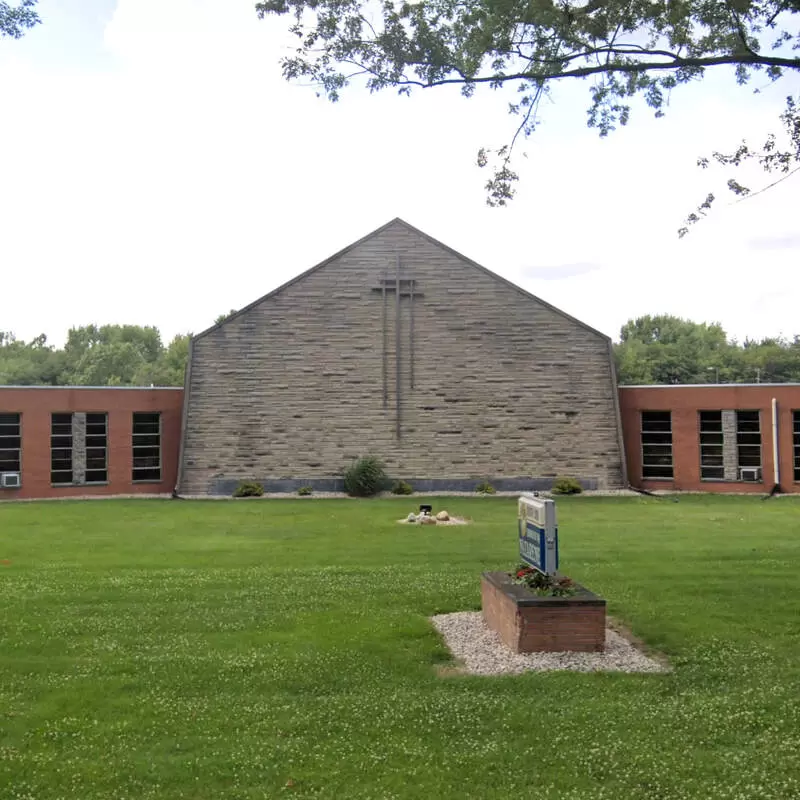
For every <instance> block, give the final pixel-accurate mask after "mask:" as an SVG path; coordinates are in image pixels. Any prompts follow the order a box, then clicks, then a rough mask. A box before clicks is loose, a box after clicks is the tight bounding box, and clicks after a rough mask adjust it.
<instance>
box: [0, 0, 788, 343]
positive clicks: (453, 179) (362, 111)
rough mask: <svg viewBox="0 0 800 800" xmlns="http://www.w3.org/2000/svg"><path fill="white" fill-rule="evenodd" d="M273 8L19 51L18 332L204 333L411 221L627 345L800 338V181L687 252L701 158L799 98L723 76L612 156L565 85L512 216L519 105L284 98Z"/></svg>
mask: <svg viewBox="0 0 800 800" xmlns="http://www.w3.org/2000/svg"><path fill="white" fill-rule="evenodd" d="M253 5H254V0H41V2H40V15H41V16H42V18H43V24H42V25H41V26H39V27H37V28H36V29H34V30H33V31H31V32H30V33H28V35H27V36H26V37H25V38H24V39H22V40H20V41H18V42H15V41H11V40H9V39H2V40H0V86H2V87H3V89H2V91H3V93H2V103H1V104H0V159H1V160H2V169H1V170H0V330H11V331H14V332H15V333H16V334H17V336H18V337H22V338H26V339H27V338H30V337H32V336H35V335H37V334H39V333H41V332H44V333H46V334H47V335H48V338H49V339H50V340H51V341H53V342H55V343H61V342H62V341H63V339H64V337H65V335H66V331H67V330H68V328H69V327H70V326H72V325H82V324H88V323H91V322H95V323H98V324H101V323H116V322H118V323H123V322H129V323H136V324H152V325H157V326H158V327H160V328H161V330H162V333H163V334H164V337H165V339H168V338H170V337H171V336H172V335H174V334H175V333H179V332H185V331H194V332H198V331H200V330H202V329H204V328H205V327H207V326H208V325H209V324H210V323H211V322H212V321H213V319H214V317H216V316H217V315H218V314H220V313H222V312H225V311H227V310H229V309H231V308H238V307H241V306H242V305H244V304H246V303H248V302H250V301H252V300H253V299H255V298H256V297H258V296H260V295H262V294H264V293H266V292H267V291H269V290H271V289H273V288H275V287H276V286H278V285H280V284H281V283H283V282H284V281H286V280H288V279H289V278H290V277H292V276H293V275H295V274H297V273H298V272H300V271H302V270H304V269H307V268H308V267H310V266H312V265H314V264H315V263H317V262H319V261H321V260H322V259H324V258H326V257H327V256H329V255H331V254H332V253H334V252H336V251H337V250H339V249H341V248H342V247H344V246H346V245H347V244H349V243H350V242H352V241H354V240H355V239H358V238H360V237H361V236H363V235H364V234H366V233H368V232H369V231H371V230H373V229H374V228H376V227H378V226H380V225H382V224H383V223H385V222H387V221H388V220H390V219H392V218H393V217H396V216H400V217H402V218H404V219H406V220H407V221H408V222H410V223H412V224H413V225H416V226H417V227H419V228H422V229H423V230H424V231H426V232H428V233H429V234H431V235H432V236H435V237H437V238H438V239H440V240H442V241H443V242H445V243H446V244H448V245H450V246H451V247H454V248H455V249H456V250H459V251H461V252H462V253H464V254H465V255H467V256H469V257H471V258H473V259H475V260H476V261H478V262H480V263H482V264H483V265H485V266H486V267H489V268H490V269H492V270H494V271H496V272H498V273H500V274H501V275H503V276H505V277H506V278H508V279H510V280H512V281H515V282H517V283H519V284H520V285H522V286H524V287H525V288H526V289H528V290H529V291H532V292H534V293H535V294H537V295H539V296H540V297H542V298H544V299H545V300H547V301H549V302H551V303H553V304H555V305H557V306H559V307H561V308H563V309H564V310H565V311H567V312H569V313H570V314H573V315H574V316H577V317H579V318H581V319H583V320H584V321H586V322H588V323H589V324H591V325H594V326H595V327H597V328H599V329H600V330H602V331H604V332H606V333H607V334H609V335H611V336H614V337H616V336H617V334H618V331H619V328H620V326H621V325H622V324H623V323H624V322H625V321H626V320H627V319H629V318H631V317H634V316H637V315H641V314H647V313H659V312H668V313H672V314H678V315H681V316H685V317H689V318H692V319H696V320H707V321H718V322H721V323H722V324H723V325H724V327H725V328H726V330H728V332H729V333H730V334H731V335H733V336H736V337H739V338H740V339H741V338H744V337H745V336H748V335H749V336H751V337H760V336H767V335H779V334H783V335H787V336H791V335H794V334H795V333H800V318H798V314H797V305H798V298H799V297H800V294H799V293H798V289H800V277H799V275H800V271H799V270H798V262H799V261H800V215H798V213H797V209H798V207H800V174H798V175H797V177H796V178H793V179H789V180H788V181H786V182H784V183H783V184H781V185H780V186H777V187H776V188H774V189H772V190H770V191H768V192H766V193H765V194H763V195H761V196H759V197H756V198H753V199H750V200H747V201H746V202H742V203H738V204H736V203H733V202H732V199H733V198H732V196H731V197H730V198H729V197H727V196H725V197H723V198H722V199H721V200H720V202H719V204H718V207H717V208H716V210H715V212H714V214H713V217H712V218H711V219H709V220H706V221H704V222H703V223H702V224H701V225H698V226H697V227H696V228H695V229H694V230H693V231H692V233H691V234H690V235H689V236H688V237H686V238H685V239H683V240H678V238H677V236H676V230H677V228H678V227H679V225H680V223H681V220H682V219H683V217H684V216H685V215H686V213H687V212H688V211H690V210H691V208H692V207H693V205H695V204H696V203H697V202H699V201H700V200H701V199H702V198H703V197H704V196H705V194H706V193H707V192H708V191H709V190H712V189H718V188H719V187H720V186H721V185H722V184H723V183H724V180H725V179H726V178H727V177H728V174H727V173H718V174H717V173H715V174H709V172H703V171H701V170H699V169H698V168H697V167H696V166H695V162H696V158H697V156H698V155H703V154H708V153H709V152H710V151H711V150H712V149H715V148H720V149H726V148H731V149H733V148H735V146H736V145H737V144H738V142H739V141H740V140H741V138H742V137H743V136H749V137H751V138H752V139H753V140H754V141H761V140H762V139H763V137H764V135H765V133H766V132H768V131H770V130H775V129H776V127H777V119H776V118H777V114H778V113H779V112H780V110H781V108H782V105H783V98H784V97H785V96H786V95H787V94H789V93H790V92H797V91H798V90H800V85H798V84H800V81H798V80H797V79H796V77H795V78H792V80H793V81H794V82H793V83H789V81H788V80H786V81H784V82H783V83H782V84H780V85H779V86H777V87H768V86H764V87H763V89H764V90H763V91H761V92H760V93H759V94H753V93H752V91H751V90H742V89H740V88H737V87H736V86H735V83H734V81H733V79H732V77H731V76H730V75H724V74H719V75H716V76H714V77H713V78H712V79H709V80H706V81H705V82H703V83H700V84H697V85H695V86H692V87H689V88H688V89H684V90H683V91H679V92H676V94H675V95H674V97H673V98H672V102H671V107H670V109H669V111H668V114H667V117H666V118H665V119H661V120H655V119H653V117H652V112H650V111H649V110H648V109H646V108H643V107H642V108H638V109H637V110H636V112H635V113H634V117H633V121H632V123H631V124H630V126H629V127H628V128H627V129H625V130H622V131H619V132H617V133H615V134H614V135H613V136H611V137H609V138H608V139H605V140H601V139H599V138H598V136H597V134H596V132H594V131H591V130H589V129H587V128H586V126H585V109H586V105H587V95H586V88H587V87H586V85H585V84H578V85H575V86H571V87H568V86H564V87H561V88H559V90H558V91H557V93H556V95H555V97H554V99H553V102H551V103H548V104H547V105H546V107H545V108H544V124H543V126H542V127H541V128H540V129H539V131H538V132H537V133H536V134H535V135H534V137H533V138H531V139H529V140H528V141H527V142H525V143H524V145H523V147H522V150H524V152H525V153H526V154H527V157H526V158H524V159H520V161H519V168H520V170H519V171H520V172H521V175H522V178H523V180H522V183H521V186H520V189H519V193H518V196H517V198H516V199H515V200H514V201H513V203H512V204H511V206H510V207H508V208H505V209H491V208H488V207H487V206H486V205H485V202H484V201H485V195H484V191H483V183H484V181H485V179H486V175H485V174H484V173H483V172H482V171H481V170H479V169H478V168H477V167H476V166H474V164H475V154H476V151H477V149H478V148H479V147H480V146H482V145H487V146H493V145H494V146H497V145H500V144H503V143H504V142H505V141H506V140H507V138H508V136H509V132H510V130H511V129H512V126H513V122H514V120H513V119H512V118H510V117H508V115H507V114H506V113H505V108H506V106H507V103H508V100H509V97H508V96H503V95H501V94H499V93H497V92H492V91H491V90H489V89H487V90H486V91H484V92H478V93H477V94H476V96H475V97H474V98H472V99H470V100H465V99H462V98H461V97H460V95H459V94H458V93H457V91H452V92H451V91H449V90H447V91H446V90H442V89H436V90H429V91H428V92H422V91H420V92H418V93H417V94H416V95H414V96H412V97H411V98H406V97H398V96H397V95H395V94H393V93H384V94H381V95H372V96H370V95H368V94H366V93H363V92H361V91H360V90H358V89H356V88H354V89H352V90H351V91H347V92H345V93H344V95H343V99H342V101H341V102H340V103H338V104H331V103H329V102H328V101H326V100H324V99H320V98H318V97H317V96H316V93H315V91H314V89H313V88H312V87H304V86H299V85H290V84H287V83H286V82H285V81H284V80H283V78H282V77H281V74H280V68H279V66H278V60H279V58H280V56H281V55H282V53H283V52H284V50H285V48H286V45H287V37H286V33H285V28H286V27H287V23H286V21H285V20H280V19H271V20H266V21H259V20H258V19H257V18H256V15H255V12H254V10H253ZM756 85H757V86H761V84H759V83H757V84H756ZM755 177H756V179H758V180H761V181H762V182H763V179H761V178H760V176H755ZM720 194H722V193H721V192H720Z"/></svg>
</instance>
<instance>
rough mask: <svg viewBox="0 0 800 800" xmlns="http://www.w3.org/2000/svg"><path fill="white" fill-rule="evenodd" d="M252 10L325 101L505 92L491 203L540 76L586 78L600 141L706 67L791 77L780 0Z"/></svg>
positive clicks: (287, 62) (789, 7) (790, 12)
mask: <svg viewBox="0 0 800 800" xmlns="http://www.w3.org/2000/svg"><path fill="white" fill-rule="evenodd" d="M256 8H257V11H258V14H259V16H260V17H262V18H263V17H266V16H268V15H277V16H284V15H291V16H292V17H293V20H294V22H293V25H292V27H291V30H292V31H293V32H294V33H295V34H296V35H297V37H298V39H299V40H300V46H299V47H298V49H297V51H296V53H295V54H294V55H292V56H289V57H287V58H286V59H284V61H283V65H282V66H283V73H284V75H285V76H286V77H287V78H288V79H290V80H295V79H303V80H309V79H310V80H312V81H314V82H316V83H317V84H318V86H319V87H320V89H321V91H322V92H324V93H325V94H326V95H327V96H328V97H329V98H330V99H331V100H338V99H339V96H340V93H341V91H342V90H343V89H344V88H345V87H346V86H348V85H349V84H350V83H351V81H356V82H358V83H361V84H362V85H364V86H365V87H366V88H368V89H369V90H370V91H378V90H381V89H385V88H387V87H393V88H396V89H398V90H399V91H401V92H409V91H411V90H412V89H413V88H415V87H434V86H441V85H445V84H458V85H461V87H462V92H463V94H464V95H465V96H467V97H469V96H471V95H472V94H473V93H474V92H475V91H476V89H477V88H478V87H480V86H481V85H482V84H488V86H489V87H490V88H493V89H495V90H502V89H504V88H505V87H506V86H512V87H513V88H514V89H516V90H518V95H517V98H516V100H515V102H514V103H512V105H511V113H513V114H521V115H522V123H521V124H520V125H519V127H518V128H517V129H516V132H515V133H514V134H513V136H512V137H510V142H509V144H508V151H507V152H506V153H504V154H503V155H502V156H501V157H500V163H499V166H497V167H495V169H494V175H493V177H492V178H491V179H490V180H489V181H488V182H487V183H486V191H487V202H488V203H489V205H493V206H502V205H505V204H506V203H507V202H508V201H509V200H511V198H512V197H513V194H514V191H513V184H514V182H515V181H516V178H517V176H516V174H515V173H514V171H513V169H512V168H511V166H510V158H511V155H512V153H513V150H514V144H515V142H516V140H517V139H518V136H519V134H522V135H523V136H527V135H529V134H530V133H531V132H532V131H533V129H534V127H535V125H536V122H537V117H538V100H539V99H540V97H541V96H542V94H543V93H545V92H546V91H547V89H548V87H549V86H550V85H551V84H553V83H554V82H559V81H562V80H564V79H568V78H572V79H586V78H588V79H589V80H590V82H589V86H588V92H589V105H588V109H587V123H588V125H589V127H594V128H597V130H598V132H599V133H600V135H601V136H606V135H608V134H609V133H611V132H612V131H613V130H615V129H616V128H617V127H619V126H621V125H625V124H626V123H627V122H628V120H629V118H630V114H631V111H632V107H633V103H632V100H633V99H634V98H636V97H638V98H640V99H642V100H644V102H645V104H646V105H647V106H649V107H650V108H652V109H653V111H654V113H655V115H656V116H657V117H658V116H662V115H663V114H664V109H665V106H666V101H667V98H668V97H669V94H670V92H672V91H674V90H675V89H676V88H677V87H678V86H680V85H682V84H685V83H688V82H689V81H693V80H697V79H699V78H702V77H703V75H704V74H705V71H706V70H707V69H710V68H714V67H730V66H733V67H734V68H735V70H736V79H737V81H738V82H739V83H740V84H744V83H746V82H747V81H748V80H749V78H750V76H751V75H752V73H753V72H754V71H761V72H762V74H765V75H766V76H767V78H768V79H769V80H770V81H777V80H779V79H781V78H782V77H783V76H784V75H785V74H786V70H790V71H800V58H799V57H798V48H800V23H799V22H798V19H799V18H800V4H798V3H797V2H791V3H787V2H785V0H728V1H727V2H718V1H717V0H669V2H667V1H666V0H657V1H656V2H653V1H652V0H588V2H584V1H582V0H581V1H579V2H576V1H575V0H562V1H561V2H554V1H553V0H528V1H527V2H520V1H519V0H464V1H463V2H455V0H421V1H420V2H417V3H409V2H406V0H383V2H382V3H381V5H380V6H378V7H373V6H372V5H371V4H367V2H366V0H269V2H260V3H258V4H257V6H256ZM487 152H488V151H487V150H486V149H484V150H482V151H481V155H480V156H479V160H481V159H485V156H486V153H487ZM792 160H793V162H795V161H798V159H797V156H796V154H794V155H792ZM798 163H800V162H798ZM765 168H766V166H765ZM695 216H696V219H700V218H701V217H702V214H696V215H695ZM693 221H696V220H691V219H690V220H688V224H691V222H693ZM686 230H688V227H686V226H684V229H682V232H684V233H685V231H686Z"/></svg>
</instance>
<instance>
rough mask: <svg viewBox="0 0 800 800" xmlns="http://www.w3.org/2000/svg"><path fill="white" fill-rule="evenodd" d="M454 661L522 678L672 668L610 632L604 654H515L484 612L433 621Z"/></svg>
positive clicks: (468, 669) (477, 672) (487, 672)
mask: <svg viewBox="0 0 800 800" xmlns="http://www.w3.org/2000/svg"><path fill="white" fill-rule="evenodd" d="M431 622H433V625H434V627H435V628H436V630H438V631H439V633H441V634H442V636H443V637H444V641H445V644H446V645H447V646H448V647H449V648H450V652H451V653H452V654H453V657H454V658H456V659H457V660H458V661H459V662H461V663H462V664H463V665H464V671H465V672H468V673H470V674H472V675H518V674H519V673H521V672H546V671H549V670H572V671H574V672H600V671H608V672H669V667H666V666H664V665H663V664H660V663H659V662H658V661H654V660H653V659H652V658H649V657H648V656H646V655H644V653H642V652H640V651H639V650H637V649H636V648H635V647H634V646H633V645H632V644H631V643H630V642H629V641H628V640H627V639H625V638H623V637H622V636H620V635H619V634H618V633H616V631H613V630H611V629H610V628H608V629H606V650H605V652H604V653H520V654H517V653H514V652H512V651H511V650H509V649H508V648H507V647H506V646H505V645H504V644H503V643H502V642H501V641H500V637H499V636H498V635H497V634H496V633H495V632H494V631H492V630H490V629H489V628H488V627H487V625H486V623H485V622H484V621H483V615H482V614H481V613H480V611H460V612H458V613H456V614H438V615H437V616H435V617H431Z"/></svg>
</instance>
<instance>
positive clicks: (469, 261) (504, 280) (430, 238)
mask: <svg viewBox="0 0 800 800" xmlns="http://www.w3.org/2000/svg"><path fill="white" fill-rule="evenodd" d="M395 224H400V225H403V226H404V227H405V228H407V229H408V230H410V231H412V232H413V233H416V234H417V235H419V236H421V237H422V238H423V239H426V240H427V241H429V242H431V244H434V245H436V246H437V247H440V248H441V249H442V250H445V251H446V252H448V253H450V254H451V255H454V256H455V257H456V258H458V259H459V260H461V261H463V262H464V263H465V264H469V265H470V266H472V267H474V268H475V269H478V270H480V271H481V272H483V273H484V274H486V275H489V276H490V277H492V278H494V279H495V280H496V281H499V282H500V283H503V284H505V285H506V286H507V287H509V288H510V289H513V290H514V291H516V292H519V293H520V294H521V295H523V296H524V297H527V298H528V299H530V300H534V301H535V302H537V303H539V304H540V305H541V306H544V308H547V309H549V310H550V311H553V312H554V313H556V314H558V315H559V316H560V317H562V318H564V319H566V320H568V321H569V322H572V323H574V324H575V325H578V326H580V327H581V328H583V329H584V330H586V331H588V332H589V333H593V334H594V335H595V336H598V337H600V338H601V339H602V340H604V341H609V342H610V341H612V340H611V337H610V336H608V335H607V334H605V333H603V332H602V331H599V330H597V328H593V327H592V326H591V325H588V324H587V323H585V322H582V321H581V320H579V319H577V318H576V317H573V316H572V315H571V314H568V313H567V312H566V311H562V310H561V309H560V308H557V307H556V306H554V305H552V304H550V303H548V302H547V301H546V300H542V298H541V297H538V296H537V295H535V294H532V293H531V292H529V291H528V290H527V289H523V288H522V287H521V286H519V285H518V284H516V283H514V282H513V281H510V280H508V279H507V278H504V277H503V276H502V275H498V274H497V273H496V272H493V271H492V270H490V269H488V268H487V267H484V266H483V265H482V264H479V263H478V262H477V261H473V260H472V259H471V258H468V257H467V256H465V255H464V254H463V253H459V252H458V250H455V249H453V248H452V247H450V246H449V245H446V244H444V243H443V242H440V241H439V240H438V239H436V238H435V237H433V236H431V235H430V234H427V233H425V231H422V230H420V229H419V228H417V227H415V226H414V225H411V224H410V223H409V222H406V221H405V220H404V219H402V218H401V217H394V219H391V220H389V222H387V223H385V224H383V225H381V226H380V227H379V228H375V230H373V231H371V232H370V233H368V234H366V235H365V236H362V237H361V238H360V239H358V240H357V241H355V242H353V243H352V244H349V245H347V247H344V248H342V249H341V250H339V251H337V252H336V253H334V254H333V255H332V256H329V257H328V258H326V259H325V260H324V261H321V262H320V263H319V264H316V265H315V266H313V267H311V268H310V269H307V270H306V271H305V272H301V273H300V274H299V275H295V277H294V278H292V279H291V280H288V281H286V283H283V284H281V285H280V286H278V287H277V288H276V289H272V291H269V292H267V293H266V294H264V295H262V296H261V297H259V298H258V299H256V300H253V302H252V303H248V304H247V305H246V306H243V307H242V308H240V309H239V310H238V311H237V312H236V313H235V314H231V315H230V316H229V317H225V319H223V320H222V321H220V322H217V323H215V324H214V325H212V326H211V327H209V328H206V329H205V330H204V331H200V333H197V334H195V335H194V336H193V337H192V341H194V342H196V341H198V340H199V339H201V338H202V337H204V336H206V335H208V334H209V333H211V332H212V331H215V330H217V328H220V327H222V326H223V325H224V324H225V323H226V322H229V321H230V320H233V319H236V318H237V317H238V316H240V315H241V314H244V313H245V312H247V311H250V309H252V308H254V307H255V306H257V305H258V304H259V303H262V302H263V301H264V300H268V299H269V298H271V297H274V296H275V295H276V294H278V293H279V292H282V291H283V290H284V289H288V288H289V287H290V286H293V285H294V284H295V283H298V282H299V281H301V280H303V279H304V278H307V277H308V276H309V275H312V274H313V273H314V272H316V271H317V270H319V269H322V267H324V266H326V265H327V264H330V263H331V261H335V260H336V259H337V258H340V257H341V256H343V255H345V253H348V252H350V250H352V249H354V248H355V247H358V246H359V245H361V244H363V243H364V242H366V241H367V240H369V239H371V238H372V237H373V236H377V235H378V234H379V233H382V232H383V231H385V230H386V229H387V228H389V227H391V226H392V225H395Z"/></svg>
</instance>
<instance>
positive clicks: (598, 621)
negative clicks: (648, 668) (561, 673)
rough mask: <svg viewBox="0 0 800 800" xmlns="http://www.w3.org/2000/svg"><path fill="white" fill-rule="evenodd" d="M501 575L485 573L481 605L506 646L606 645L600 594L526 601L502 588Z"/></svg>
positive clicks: (590, 648)
mask: <svg viewBox="0 0 800 800" xmlns="http://www.w3.org/2000/svg"><path fill="white" fill-rule="evenodd" d="M501 575H502V573H489V574H485V575H484V576H483V577H482V579H481V607H482V610H483V617H484V619H485V620H486V624H487V625H488V626H489V628H491V629H492V630H494V631H496V632H497V633H498V635H499V636H500V639H501V641H502V642H503V643H504V644H505V645H506V647H508V648H510V649H511V650H513V651H514V652H515V653H538V652H555V653H558V652H566V651H577V652H583V653H592V652H602V651H603V650H604V649H605V636H606V633H605V631H606V606H605V602H604V601H602V600H601V599H600V598H595V599H594V600H591V601H587V600H583V599H581V598H578V597H571V598H541V599H535V600H533V603H532V604H531V605H526V604H524V603H525V601H523V602H517V600H516V599H515V598H514V597H513V596H511V595H510V594H509V592H508V591H505V590H504V589H503V587H502V585H500V583H499V581H500V580H501V578H500V576H501ZM590 596H591V595H590ZM528 602H530V601H528Z"/></svg>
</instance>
